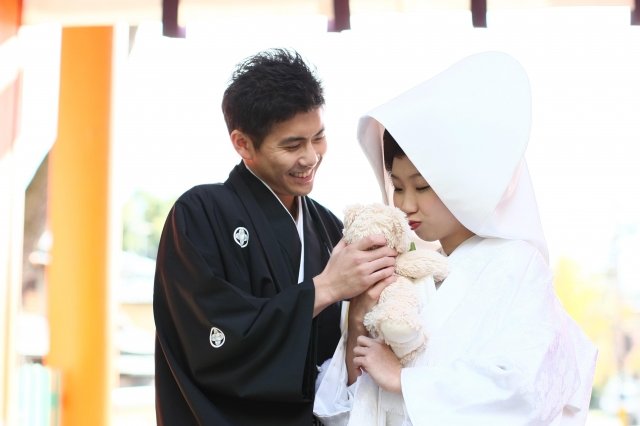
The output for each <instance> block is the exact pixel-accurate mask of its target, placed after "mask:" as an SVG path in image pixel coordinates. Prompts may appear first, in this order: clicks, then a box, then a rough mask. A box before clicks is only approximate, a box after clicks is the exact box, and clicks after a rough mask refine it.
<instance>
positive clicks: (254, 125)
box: [154, 50, 396, 426]
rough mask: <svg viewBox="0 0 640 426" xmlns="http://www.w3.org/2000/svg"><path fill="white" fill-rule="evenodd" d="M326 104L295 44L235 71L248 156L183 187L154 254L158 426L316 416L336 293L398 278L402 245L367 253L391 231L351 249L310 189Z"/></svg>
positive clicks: (237, 141) (233, 116) (235, 104)
mask: <svg viewBox="0 0 640 426" xmlns="http://www.w3.org/2000/svg"><path fill="white" fill-rule="evenodd" d="M323 105H324V98H323V92H322V87H321V85H320V82H319V81H318V79H317V78H316V77H315V75H314V73H313V72H311V70H310V69H309V68H308V66H307V65H306V64H305V62H304V60H303V59H302V58H301V57H300V55H298V54H297V53H296V52H290V51H286V50H270V51H266V52H262V53H259V54H257V55H255V56H253V57H251V58H249V59H247V60H245V61H244V62H242V63H241V64H239V65H238V67H237V68H236V70H235V72H234V74H233V76H232V79H231V83H230V85H229V87H228V88H227V90H226V91H225V94H224V99H223V102H222V110H223V113H224V116H225V120H226V123H227V127H228V129H229V133H230V138H231V143H232V144H233V147H234V148H235V150H236V151H237V152H238V154H239V155H240V156H241V157H242V161H241V162H240V164H239V165H238V166H236V167H235V168H234V169H233V170H232V172H231V174H230V175H229V179H228V180H227V181H226V182H225V183H224V184H216V185H202V186H198V187H195V188H193V189H191V190H189V191H187V192H186V193H185V194H184V195H182V197H180V199H179V200H178V201H177V202H176V204H175V206H174V207H173V209H172V210H171V213H170V214H169V217H168V219H167V223H166V224H165V229H164V232H163V235H162V240H161V243H160V248H159V251H158V261H157V270H156V281H155V293H154V315H155V321H156V328H157V339H156V395H157V398H156V401H157V402H156V411H157V418H158V424H160V425H171V426H173V425H180V426H182V425H216V426H220V425H222V426H224V425H274V426H275V425H277V426H287V425H304V426H309V425H311V423H312V409H313V398H314V390H315V381H316V376H317V374H318V370H319V367H318V366H320V365H322V363H323V362H324V361H325V360H327V359H328V358H330V357H331V356H332V354H333V352H334V351H335V348H336V345H337V343H338V341H339V339H340V334H341V333H340V325H339V323H340V311H341V310H340V301H342V300H345V299H349V298H351V297H354V296H356V295H358V294H361V293H363V292H365V290H367V289H368V288H371V287H372V286H373V285H376V286H377V287H380V286H381V285H384V284H387V283H390V282H392V281H394V280H395V278H394V277H393V265H394V264H395V258H394V256H395V254H396V253H395V251H393V250H391V249H389V248H387V247H381V248H378V249H375V250H367V249H368V248H369V247H371V246H384V244H385V241H384V237H382V236H374V237H370V238H367V239H363V240H362V241H360V242H358V243H355V244H352V245H350V246H346V245H345V244H344V242H341V241H340V239H341V229H342V224H341V223H340V221H339V220H338V219H337V218H336V217H335V216H334V215H333V214H331V213H330V212H329V211H328V210H327V209H325V208H324V207H322V206H321V205H320V204H318V203H317V202H315V201H313V200H311V199H310V198H308V197H307V194H309V192H311V189H312V188H313V182H314V180H315V175H316V173H317V171H318V167H319V166H320V164H321V162H322V156H323V155H324V153H325V151H326V148H327V145H326V140H325V134H324V125H323V121H322V107H323ZM345 177H346V176H345ZM376 283H377V284H376ZM365 293H366V292H365Z"/></svg>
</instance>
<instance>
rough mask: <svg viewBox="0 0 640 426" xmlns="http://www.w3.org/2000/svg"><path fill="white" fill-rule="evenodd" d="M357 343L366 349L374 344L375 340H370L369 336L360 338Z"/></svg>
mask: <svg viewBox="0 0 640 426" xmlns="http://www.w3.org/2000/svg"><path fill="white" fill-rule="evenodd" d="M356 342H357V343H358V346H363V347H365V348H368V347H370V346H371V342H373V339H370V338H369V337H367V336H358V339H357V340H356Z"/></svg>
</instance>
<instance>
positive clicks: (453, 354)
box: [314, 237, 597, 426]
mask: <svg viewBox="0 0 640 426" xmlns="http://www.w3.org/2000/svg"><path fill="white" fill-rule="evenodd" d="M450 260H451V263H452V272H451V275H450V276H449V277H448V278H447V279H446V280H445V281H444V283H443V284H442V286H441V287H440V289H439V290H438V292H437V293H436V295H435V297H434V298H433V299H432V300H431V301H430V302H429V304H428V305H427V306H425V308H424V309H423V311H422V317H423V319H424V320H425V323H426V324H427V325H428V329H429V332H430V333H431V336H430V339H429V343H428V346H427V350H426V352H425V353H424V354H423V355H422V356H421V357H419V358H418V359H417V360H416V363H415V365H414V366H413V367H410V368H404V369H403V371H402V376H401V380H402V391H403V397H404V401H403V402H404V404H402V403H401V407H402V408H401V410H402V411H400V412H403V411H404V413H405V416H402V417H404V419H401V420H400V419H398V420H400V421H399V422H398V423H396V422H395V421H393V420H395V419H397V418H398V416H397V415H396V416H394V415H393V414H394V413H393V412H392V413H391V414H392V415H391V416H390V415H384V414H383V415H380V413H377V414H373V415H372V416H369V419H368V421H367V422H366V423H362V422H361V421H358V422H357V423H356V422H355V421H354V420H357V419H362V418H364V417H363V414H366V413H358V410H360V409H363V410H365V411H366V410H369V411H372V410H373V411H378V412H379V411H381V410H385V409H386V410H389V407H392V406H393V405H392V404H389V398H390V397H391V396H390V395H389V394H386V392H382V391H381V392H377V391H376V392H371V391H367V390H366V389H367V387H368V386H369V385H367V382H368V381H369V382H372V381H371V380H370V377H369V376H367V375H364V376H363V377H362V378H360V379H359V380H358V382H357V383H361V382H362V383H363V384H364V385H362V384H361V385H360V386H359V387H358V389H357V390H356V393H355V395H354V396H352V397H351V399H349V398H345V392H344V389H345V382H346V379H345V377H346V376H345V377H340V373H341V372H342V370H343V369H344V361H342V362H340V363H339V362H337V359H336V358H337V357H338V356H342V360H343V359H344V352H343V351H344V349H342V348H339V349H338V351H337V352H338V353H336V356H335V357H334V359H333V361H332V364H331V366H330V368H329V370H328V371H327V373H326V376H325V377H324V379H323V382H322V383H321V384H320V389H319V391H318V395H317V396H316V399H317V400H316V403H315V407H314V411H315V412H316V414H317V415H319V418H320V420H321V421H323V422H324V423H325V424H326V425H327V426H332V425H334V424H335V425H347V424H348V425H362V426H364V425H367V426H371V425H378V426H383V425H387V426H391V425H392V423H393V426H395V424H398V425H402V424H404V425H411V424H412V425H414V426H423V425H424V426H426V425H505V426H507V425H508V426H514V425H583V424H584V422H585V419H586V414H587V411H588V408H589V400H590V396H591V382H592V380H593V373H594V370H595V357H596V353H597V351H596V349H595V348H594V347H593V345H592V344H591V342H590V341H589V340H588V338H587V337H586V336H585V335H584V333H583V332H582V331H581V330H580V328H579V327H578V326H577V325H576V324H575V323H574V322H573V321H572V320H571V319H570V318H569V317H568V315H567V314H566V313H565V311H564V309H563V308H562V305H561V304H560V302H559V301H558V299H557V297H556V296H555V294H554V292H553V285H552V274H551V271H550V270H549V268H548V266H547V265H546V263H545V262H544V260H543V259H542V256H541V255H540V253H539V252H538V251H537V250H536V249H535V248H533V247H532V246H531V245H529V244H528V243H525V242H522V241H507V240H500V239H482V238H480V237H474V238H472V239H471V240H469V241H467V242H465V243H464V244H463V245H462V246H460V247H459V248H458V249H457V250H456V251H455V252H454V253H453V254H452V256H451V258H450ZM341 364H342V365H341ZM373 385H374V386H375V384H373ZM329 389H333V391H334V392H333V395H331V396H329V394H330V392H329ZM363 399H365V400H366V401H362V400H363ZM385 399H386V400H387V401H385ZM354 401H355V404H354V403H353V402H354ZM348 407H351V408H352V410H353V413H352V415H351V416H352V419H351V422H345V421H344V417H345V414H344V413H345V410H346V409H347V408H348ZM360 407H361V408H360ZM331 411H333V412H331ZM391 411H393V410H392V409H391ZM332 414H333V416H332ZM396 414H398V412H397V411H396ZM338 417H340V420H339V421H338V422H334V420H338ZM386 420H392V422H389V421H386Z"/></svg>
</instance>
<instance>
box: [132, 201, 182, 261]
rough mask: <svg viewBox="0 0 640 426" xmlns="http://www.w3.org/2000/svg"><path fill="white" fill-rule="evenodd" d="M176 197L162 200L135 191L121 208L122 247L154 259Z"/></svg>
mask: <svg viewBox="0 0 640 426" xmlns="http://www.w3.org/2000/svg"><path fill="white" fill-rule="evenodd" d="M175 201H176V198H171V199H168V200H163V199H160V198H157V197H155V196H153V195H151V194H150V193H148V192H146V191H142V190H138V191H136V192H135V193H134V194H133V196H132V197H131V198H130V199H129V200H128V201H127V202H126V203H125V205H124V208H123V212H122V213H123V214H122V216H123V226H122V249H123V250H124V251H128V252H131V253H136V254H138V255H140V256H145V257H149V258H151V259H155V258H156V257H157V255H158V245H159V244H160V235H161V234H162V228H163V227H164V222H165V220H166V218H167V215H168V214H169V211H170V210H171V207H173V204H174V203H175Z"/></svg>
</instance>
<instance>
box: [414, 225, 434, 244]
mask: <svg viewBox="0 0 640 426" xmlns="http://www.w3.org/2000/svg"><path fill="white" fill-rule="evenodd" d="M423 226H424V225H423ZM421 227H422V226H421ZM421 227H420V228H421ZM420 228H418V229H416V231H415V232H416V235H417V236H418V238H420V239H421V240H422V241H427V242H430V243H432V242H434V241H438V240H439V239H440V236H439V235H433V234H432V233H431V232H428V231H421V229H420Z"/></svg>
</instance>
